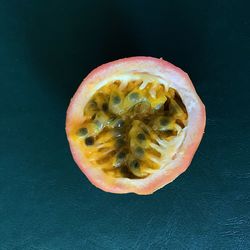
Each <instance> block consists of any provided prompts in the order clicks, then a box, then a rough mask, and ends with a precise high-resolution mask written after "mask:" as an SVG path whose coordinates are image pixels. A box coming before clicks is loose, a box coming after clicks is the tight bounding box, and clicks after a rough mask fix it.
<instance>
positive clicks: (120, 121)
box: [115, 119, 125, 128]
mask: <svg viewBox="0 0 250 250" xmlns="http://www.w3.org/2000/svg"><path fill="white" fill-rule="evenodd" d="M124 124H125V122H124V121H123V120H121V119H120V120H118V121H117V122H116V125H115V126H116V127H117V128H122V127H123V126H124Z"/></svg>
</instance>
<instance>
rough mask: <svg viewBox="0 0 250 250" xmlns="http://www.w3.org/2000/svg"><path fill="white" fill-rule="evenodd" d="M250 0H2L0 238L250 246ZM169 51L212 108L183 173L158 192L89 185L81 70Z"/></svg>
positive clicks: (34, 242)
mask: <svg viewBox="0 0 250 250" xmlns="http://www.w3.org/2000/svg"><path fill="white" fill-rule="evenodd" d="M247 3H248V1H230V0H228V1H219V0H217V1H184V0H183V1H110V0H109V1H104V0H103V1H91V0H89V1H84V0H79V1H59V0H58V1H51V0H50V1H49V0H45V1H35V0H34V1H31V0H29V1H28V0H22V1H21V0H20V1H14V0H8V1H7V0H1V1H0V84H1V90H0V93H1V98H0V112H1V113H0V114H1V119H0V129H1V131H0V133H1V144H0V249H1V250H2V249H3V250H5V249H32V250H35V249H36V250H38V249H39V250H40V249H44V250H50V249H52V250H57V249H101V250H102V249H118V250H119V249H156V250H158V249H250V239H249V234H250V219H249V217H250V169H249V166H250V152H249V144H250V133H249V124H250V118H249V99H248V98H249V94H250V87H249V86H250V79H249V69H250V32H249V31H250V30H249V26H250V18H249V7H250V6H249V4H247ZM134 55H150V56H154V57H163V58H165V59H166V60H169V61H170V62H172V63H174V64H175V65H178V66H179V67H181V68H182V69H184V70H185V71H186V72H188V73H189V75H190V77H191V79H192V80H193V82H194V84H195V87H196V89H197V92H198V93H199V95H200V96H201V98H202V100H203V101H204V103H205V105H206V108H207V127H206V133H205V136H204V138H203V141H202V143H201V145H200V147H199V150H198V152H197V154H196V155H195V158H194V160H193V162H192V164H191V166H190V168H189V169H188V171H187V172H185V174H183V175H181V176H180V177H179V178H178V179H177V180H176V181H174V182H173V183H172V184H170V185H168V186H166V187H164V188H163V189H161V190H160V191H158V192H156V193H155V194H154V195H151V196H137V195H134V194H128V195H114V194H109V193H105V192H102V191H101V190H98V189H97V188H95V187H94V186H92V185H91V184H90V183H89V182H88V180H87V179H86V177H85V176H84V175H83V174H82V173H81V171H80V170H79V169H78V167H77V166H76V164H75V163H74V161H73V159H72V157H71V154H70V151H69V147H68V143H67V140H66V136H65V131H64V127H65V112H66V109H67V106H68V104H69V101H70V98H71V97H72V95H73V94H74V92H75V90H76V89H77V86H78V85H79V83H80V82H81V80H82V79H83V78H84V77H85V76H86V74H87V73H88V72H90V71H91V70H92V69H93V68H95V67H96V66H98V65H100V64H102V63H105V62H108V61H111V60H114V59H118V58H122V57H127V56H134Z"/></svg>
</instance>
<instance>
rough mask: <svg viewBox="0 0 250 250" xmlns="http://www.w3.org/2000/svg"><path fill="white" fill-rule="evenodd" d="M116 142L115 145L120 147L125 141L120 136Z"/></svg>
mask: <svg viewBox="0 0 250 250" xmlns="http://www.w3.org/2000/svg"><path fill="white" fill-rule="evenodd" d="M116 143H117V147H121V146H124V145H125V141H124V140H123V139H122V138H119V139H117V141H116Z"/></svg>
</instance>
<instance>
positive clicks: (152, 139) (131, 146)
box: [75, 79, 188, 178]
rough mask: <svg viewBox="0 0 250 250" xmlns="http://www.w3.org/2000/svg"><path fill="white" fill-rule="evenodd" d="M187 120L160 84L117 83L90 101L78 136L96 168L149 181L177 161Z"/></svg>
mask: <svg viewBox="0 0 250 250" xmlns="http://www.w3.org/2000/svg"><path fill="white" fill-rule="evenodd" d="M187 119H188V115H187V111H186V108H185V106H184V104H183V102H182V100H181V98H180V96H179V94H178V93H177V91H176V90H175V89H173V88H169V87H166V86H165V85H164V84H162V83H159V82H158V81H157V80H154V81H150V82H145V81H143V79H136V80H130V81H128V82H126V83H124V81H121V80H114V81H112V82H110V83H108V84H105V85H104V86H103V87H101V88H100V89H98V90H97V91H96V93H95V94H94V95H93V96H92V98H91V99H90V100H89V101H88V102H87V104H86V106H85V107H84V110H83V122H82V124H80V125H78V126H77V128H76V129H75V135H76V138H77V140H78V141H79V144H80V145H81V148H82V151H83V154H84V155H85V157H86V158H87V159H88V160H89V161H90V163H91V165H92V166H93V167H97V168H100V169H101V170H102V171H104V172H105V173H106V174H107V175H109V176H112V177H127V178H145V177H147V176H148V175H150V174H152V173H154V172H155V171H157V170H158V169H159V168H160V167H161V166H162V165H166V164H167V163H168V162H169V161H171V160H173V158H174V157H175V154H176V153H177V151H178V148H179V147H180V145H181V144H182V141H183V140H184V137H185V127H186V125H187Z"/></svg>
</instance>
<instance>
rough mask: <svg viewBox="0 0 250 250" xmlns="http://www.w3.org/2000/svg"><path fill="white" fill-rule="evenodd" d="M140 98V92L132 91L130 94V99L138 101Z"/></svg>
mask: <svg viewBox="0 0 250 250" xmlns="http://www.w3.org/2000/svg"><path fill="white" fill-rule="evenodd" d="M138 98H139V94H138V93H136V92H134V93H131V94H130V95H129V99H130V100H131V101H137V99H138Z"/></svg>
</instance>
